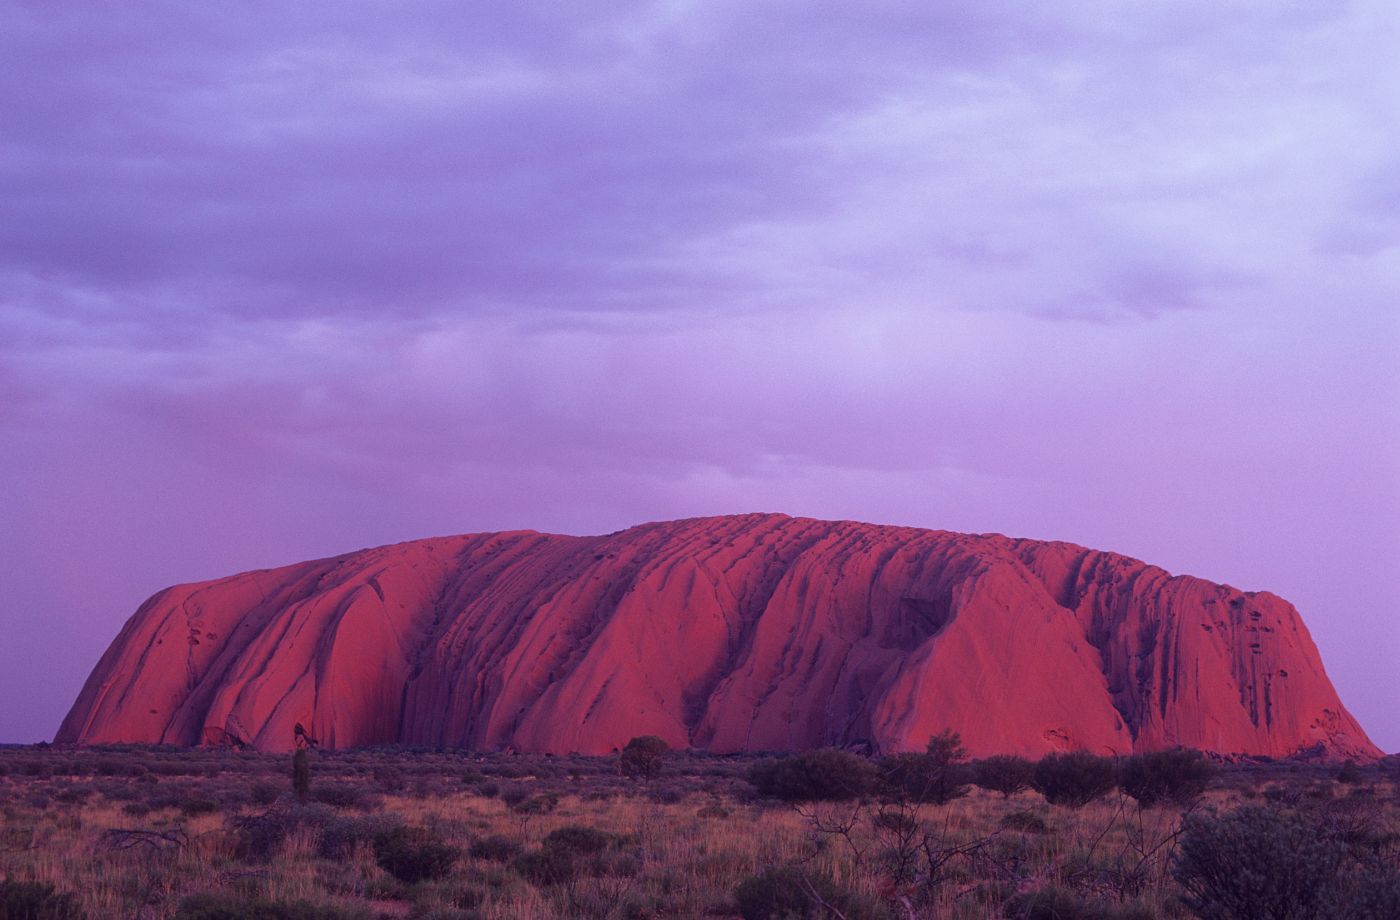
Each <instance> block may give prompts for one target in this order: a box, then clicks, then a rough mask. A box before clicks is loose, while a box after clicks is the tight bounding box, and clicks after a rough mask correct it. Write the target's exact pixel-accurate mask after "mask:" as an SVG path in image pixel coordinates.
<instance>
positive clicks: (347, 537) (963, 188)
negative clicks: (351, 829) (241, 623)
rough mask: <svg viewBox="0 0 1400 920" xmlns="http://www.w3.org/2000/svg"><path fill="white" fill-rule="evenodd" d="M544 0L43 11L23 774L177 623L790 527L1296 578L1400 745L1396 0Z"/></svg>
mask: <svg viewBox="0 0 1400 920" xmlns="http://www.w3.org/2000/svg"><path fill="white" fill-rule="evenodd" d="M527 6H529V7H535V6H536V5H533V4H511V3H492V4H482V5H480V6H479V7H478V8H476V9H472V10H464V9H462V8H461V6H460V5H459V4H442V5H436V4H412V5H407V4H402V3H392V4H384V5H382V6H375V5H370V4H349V5H347V4H320V3H297V4H286V3H261V4H260V3H249V4H235V5H232V6H229V5H224V4H190V3H173V2H172V3H168V4H165V5H164V6H163V7H161V6H160V5H149V4H142V5H139V6H137V5H130V4H98V3H71V4H70V3H64V4H51V3H38V2H34V3H25V2H21V3H10V4H6V5H4V6H0V60H4V61H5V65H4V67H5V73H6V77H5V79H4V80H3V81H0V477H3V479H2V480H0V482H3V486H0V584H3V586H4V593H3V601H0V741H33V740H38V739H41V738H46V737H50V736H51V735H52V733H53V731H54V730H55V729H56V728H57V726H58V722H59V720H60V719H61V718H62V716H63V714H64V713H65V712H66V711H67V707H68V706H69V704H70V703H71V702H72V699H73V697H74V696H75V695H76V693H77V690H78V688H79V686H80V685H81V683H82V680H83V679H84V678H85V677H86V675H87V672H88V670H89V669H90V668H91V666H92V665H93V664H94V663H95V661H96V659H97V657H98V656H99V655H100V654H101V652H102V650H103V649H104V648H105V647H106V645H107V643H108V642H109V641H111V639H112V638H113V636H114V635H115V634H116V631H117V630H118V628H119V627H120V625H121V623H122V622H123V621H124V620H125V618H126V617H127V616H128V615H129V614H130V613H131V612H132V611H133V610H134V609H135V608H136V606H137V605H138V604H139V603H140V602H141V601H142V600H143V599H144V598H145V597H146V596H148V595H149V594H151V593H152V592H154V591H155V590H157V589H158V588H160V587H162V586H164V585H167V584H170V583H173V582H180V581H190V580H195V579H204V578H211V577H216V576H220V575H225V574H230V573H232V572H235V571H238V570H242V569H247V568H252V567H261V566H271V565H276V564H281V563H288V562H293V561H297V560H301V559H305V558H310V557H315V556H321V555H329V554H333V553H336V552H341V551H345V550H349V549H354V548H358V547H362V546H368V545H376V544H381V543H388V542H394V541H399V540H405V539H411V538H415V537H422V536H428V535H432V534H443V533H462V532H469V531H476V530H490V529H510V528H523V527H532V528H537V529H545V530H558V531H566V532H574V533H596V532H604V531H610V530H614V529H618V528H621V527H624V526H627V525H629V524H634V523H638V522H641V521H645V520H656V519H665V518H673V517H682V516H691V515H700V514H716V513H725V512H741V511H755V510H770V511H786V512H788V513H792V514H806V515H812V516H818V517H849V518H857V519H862V520H869V521H876V522H883V523H901V524H915V525H921V526H928V527H937V528H946V529H953V530H966V531H1001V532H1005V533H1010V534H1015V535H1018V536H1030V537H1040V538H1049V539H1065V540H1072V541H1075V542H1078V543H1084V544H1087V545H1091V546H1095V547H1099V548H1104V549H1112V550H1116V551H1120V552H1124V553H1127V554H1129V555H1133V556H1137V557H1140V558H1144V559H1146V560H1148V561H1150V562H1155V563H1157V564H1160V565H1163V566H1165V567H1167V568H1168V569H1171V570H1172V571H1177V572H1189V573H1192V574H1196V575H1201V576H1203V577H1207V578H1211V579H1215V580H1219V581H1226V582H1229V583H1231V584H1234V585H1237V586H1239V587H1242V588H1246V589H1267V590H1272V591H1275V592H1277V593H1279V594H1282V595H1283V596H1285V597H1287V598H1288V599H1289V600H1291V601H1293V602H1294V603H1295V604H1297V605H1298V607H1299V609H1300V610H1301V611H1302V613H1303V615H1304V617H1305V618H1306V620H1307V622H1308V624H1309V626H1310V627H1311V629H1312V632H1313V635H1314V637H1315V638H1316V640H1317V642H1318V644H1319V646H1320V647H1321V649H1322V652H1323V656H1324V660H1325V662H1326V664H1327V666H1328V670H1329V672H1330V674H1331V675H1332V678H1333V680H1334V682H1335V683H1336V684H1337V687H1338V689H1339V690H1340V691H1341V694H1342V698H1343V700H1344V701H1345V702H1346V703H1347V704H1348V706H1349V707H1350V708H1351V709H1352V710H1353V712H1355V713H1356V714H1357V716H1358V717H1359V718H1360V719H1361V721H1362V724H1363V725H1364V726H1365V727H1366V728H1367V729H1368V730H1369V731H1370V732H1371V733H1372V736H1373V738H1374V739H1375V740H1376V741H1377V743H1379V744H1380V745H1381V746H1382V747H1385V748H1386V749H1388V750H1397V749H1400V690H1398V689H1397V685H1400V680H1398V679H1397V677H1398V676H1400V668H1397V661H1400V68H1397V67H1396V64H1395V49H1396V48H1397V47H1400V8H1397V6H1396V5H1395V4H1394V3H1393V0H1376V2H1368V3H1345V2H1341V3H1325V4H1319V3H1315V2H1307V3H1289V2H1279V3H1270V4H1260V3H1243V2H1239V3H1232V2H1227V3H1221V2H1219V0H1212V2H1209V3H1206V2H1179V3H1172V4H1127V5H1125V4H1119V3H1107V2H1101V3H1056V4H1050V5H1045V4H1024V3H1020V2H1015V3H996V2H987V0H975V2H967V3H943V4H940V5H939V10H938V11H937V12H928V11H927V10H925V9H923V7H925V6H926V5H925V4H909V5H908V6H907V7H906V6H904V5H899V4H890V3H874V4H860V5H854V6H853V5H850V4H830V5H828V4H824V3H816V2H811V0H800V2H791V3H767V4H751V3H724V2H705V3H686V2H671V3H659V4H639V3H633V4H618V5H615V7H614V9H613V10H612V11H611V12H604V11H602V10H601V7H600V5H598V4H577V5H575V4H545V5H539V6H538V8H539V9H541V10H547V12H544V13H532V12H528V11H525V10H523V9H517V7H522V8H523V7H527ZM759 10H761V11H759Z"/></svg>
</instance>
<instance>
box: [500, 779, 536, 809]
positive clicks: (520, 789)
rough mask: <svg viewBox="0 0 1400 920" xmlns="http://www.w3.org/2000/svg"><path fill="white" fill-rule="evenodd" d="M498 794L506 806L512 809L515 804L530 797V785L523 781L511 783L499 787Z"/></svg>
mask: <svg viewBox="0 0 1400 920" xmlns="http://www.w3.org/2000/svg"><path fill="white" fill-rule="evenodd" d="M500 794H501V801H502V802H505V804H506V807H507V808H510V809H514V808H515V806H517V805H519V804H520V803H521V802H523V801H525V800H526V799H528V798H529V797H530V787H529V786H526V785H525V784H524V783H511V784H510V785H508V786H506V787H504V788H503V789H501V793H500Z"/></svg>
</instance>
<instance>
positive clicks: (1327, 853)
mask: <svg viewBox="0 0 1400 920" xmlns="http://www.w3.org/2000/svg"><path fill="white" fill-rule="evenodd" d="M1346 855H1347V853H1346V847H1345V846H1344V845H1343V844H1342V843H1341V842H1339V841H1337V840H1332V839H1329V838H1327V837H1325V836H1323V835H1320V834H1319V833H1318V830H1317V828H1316V827H1315V826H1314V825H1312V824H1311V823H1310V822H1308V821H1306V820H1304V819H1302V818H1301V817H1299V816H1298V815H1295V814H1284V813H1280V812H1277V811H1274V810H1272V809H1269V808H1261V807H1259V806H1255V805H1247V806H1245V807H1243V808H1240V809H1237V810H1236V811H1233V812H1231V813H1230V814H1228V815H1225V816H1223V817H1217V816H1213V815H1188V816H1187V818H1186V823H1185V825H1184V832H1183V834H1182V837H1181V847H1180V849H1179V850H1178V852H1177V854H1176V857H1175V861H1174V865H1173V870H1172V874H1173V875H1174V876H1175V877H1176V880H1177V882H1178V883H1180V885H1181V887H1182V888H1183V889H1185V892H1186V895H1185V898H1184V900H1185V902H1186V904H1187V905H1188V906H1189V907H1190V908H1191V909H1192V910H1193V911H1195V913H1196V916H1198V917H1200V918H1202V920H1314V918H1317V917H1320V916H1322V914H1323V909H1324V908H1327V907H1329V905H1330V902H1331V901H1332V900H1333V898H1334V894H1335V891H1334V889H1335V887H1336V885H1337V881H1338V879H1339V878H1340V876H1341V871H1342V867H1343V864H1344V862H1345V860H1346Z"/></svg>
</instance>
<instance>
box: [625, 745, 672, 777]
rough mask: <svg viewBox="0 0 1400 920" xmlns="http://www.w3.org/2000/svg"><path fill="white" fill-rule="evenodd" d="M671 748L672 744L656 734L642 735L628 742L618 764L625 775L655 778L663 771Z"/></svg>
mask: <svg viewBox="0 0 1400 920" xmlns="http://www.w3.org/2000/svg"><path fill="white" fill-rule="evenodd" d="M670 750H671V746H670V745H669V744H667V743H666V742H665V741H663V740H662V739H660V738H658V737H656V736H655V735H642V736H641V737H639V738H633V739H632V740H631V741H629V742H627V746H626V747H625V748H623V749H622V757H621V759H620V760H619V764H618V765H619V766H620V767H621V768H622V775H623V776H630V777H632V778H633V779H653V778H655V777H656V776H657V775H659V774H660V773H661V768H662V766H663V765H664V764H665V762H666V754H667V752H669V751H670Z"/></svg>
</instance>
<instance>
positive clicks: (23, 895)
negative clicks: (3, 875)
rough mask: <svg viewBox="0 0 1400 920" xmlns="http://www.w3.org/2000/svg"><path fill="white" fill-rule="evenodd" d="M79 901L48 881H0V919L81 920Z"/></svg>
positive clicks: (81, 913)
mask: <svg viewBox="0 0 1400 920" xmlns="http://www.w3.org/2000/svg"><path fill="white" fill-rule="evenodd" d="M83 918H84V914H83V910H82V908H81V907H80V906H79V905H78V901H77V899H76V898H74V897H73V896H72V895H71V894H66V893H60V892H58V891H56V890H55V889H54V887H53V886H52V885H50V884H48V883H47V882H16V881H8V882H0V920H83Z"/></svg>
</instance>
